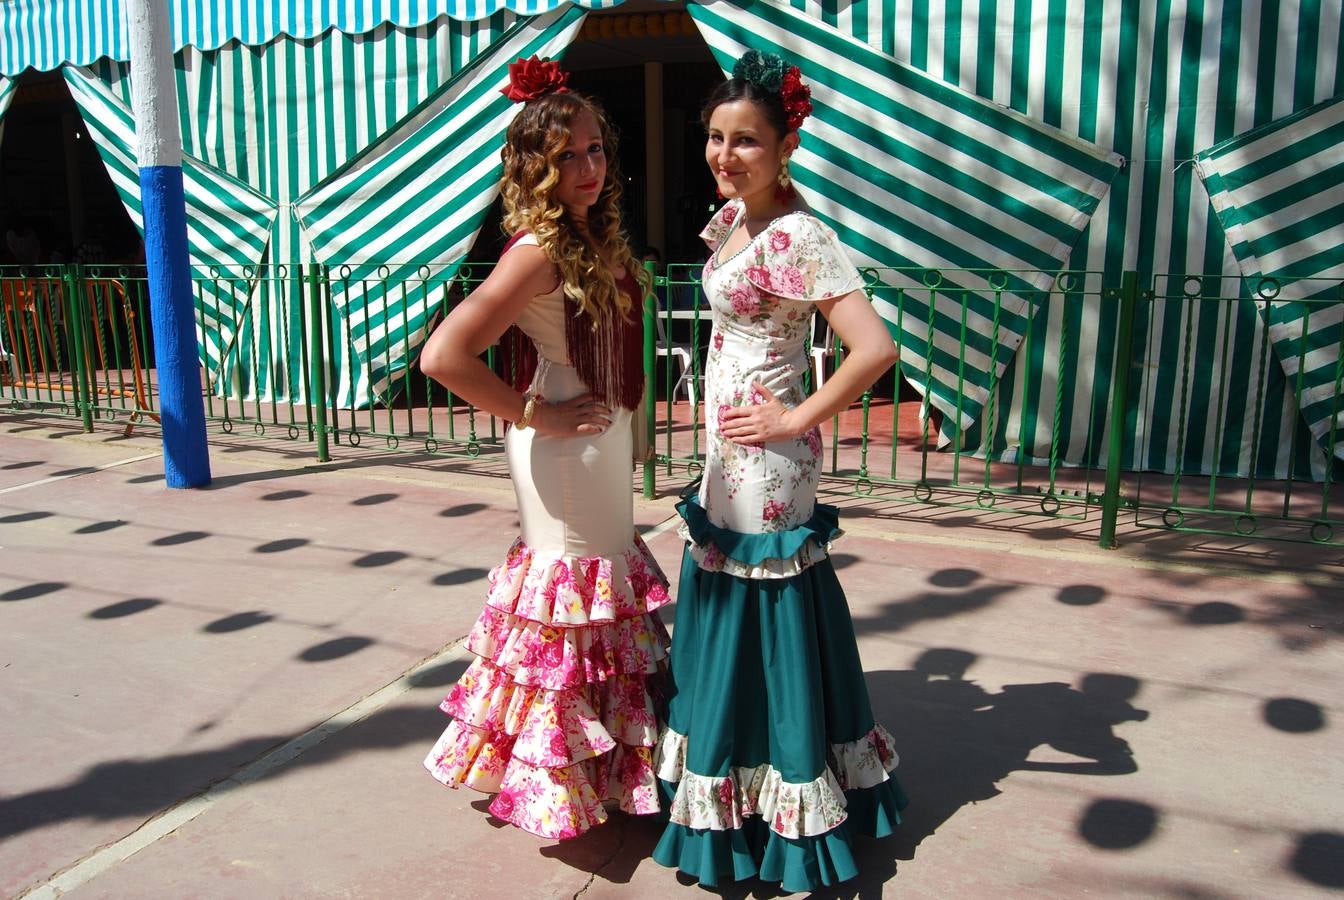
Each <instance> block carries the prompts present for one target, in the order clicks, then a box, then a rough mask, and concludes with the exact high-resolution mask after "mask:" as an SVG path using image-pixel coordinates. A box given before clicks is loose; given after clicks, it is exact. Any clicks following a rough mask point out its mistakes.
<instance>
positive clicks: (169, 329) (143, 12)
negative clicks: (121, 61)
mask: <svg viewBox="0 0 1344 900" xmlns="http://www.w3.org/2000/svg"><path fill="white" fill-rule="evenodd" d="M126 17H127V25H128V26H129V27H128V31H129V34H130V51H131V52H130V57H131V107H132V113H133V114H134V116H135V134H136V142H137V144H138V148H137V149H138V157H139V162H140V202H141V209H142V212H143V215H144V223H145V265H146V267H147V268H148V276H149V313H150V323H151V325H152V327H153V329H154V364H155V365H156V366H157V367H158V372H159V415H160V416H161V418H162V425H163V474H164V479H165V480H166V481H167V483H168V486H169V487H171V488H190V487H202V486H204V485H207V484H209V483H210V454H209V450H208V449H207V445H206V441H205V407H204V404H203V403H202V401H201V376H200V361H199V356H198V353H197V349H196V321H195V315H194V310H193V307H192V297H191V260H190V258H189V256H188V254H187V208H186V201H185V198H184V196H183V192H182V129H181V123H180V122H179V120H178V111H177V77H176V73H175V70H174V63H173V49H172V43H171V40H170V35H171V30H170V28H169V24H168V4H167V0H128V2H127V3H126Z"/></svg>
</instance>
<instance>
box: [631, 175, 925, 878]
mask: <svg viewBox="0 0 1344 900" xmlns="http://www.w3.org/2000/svg"><path fill="white" fill-rule="evenodd" d="M741 209H742V207H741V203H740V201H733V202H731V203H728V204H727V205H725V206H724V207H723V209H722V210H720V211H719V213H718V214H717V215H716V216H715V217H714V219H713V220H712V221H711V222H710V224H709V226H708V227H706V229H705V231H704V233H703V235H702V236H703V237H704V239H705V241H706V243H707V244H708V245H709V248H710V259H709V262H707V263H706V265H705V270H704V275H703V284H704V289H705V295H706V296H707V297H708V298H709V303H710V308H711V310H712V313H713V320H714V330H713V333H712V336H711V338H710V341H711V343H710V350H709V359H708V365H707V367H706V382H705V383H706V414H705V420H706V429H707V432H708V439H707V448H708V449H707V454H706V460H705V470H704V478H703V481H702V483H701V487H700V492H699V495H698V496H695V497H691V498H688V499H686V500H685V501H683V502H682V503H681V504H680V505H679V506H678V511H679V512H680V513H681V515H682V517H683V519H684V520H685V521H684V523H683V526H682V532H681V533H682V536H683V537H684V538H685V539H686V541H687V544H686V550H685V553H684V555H683V559H682V569H681V578H680V582H679V586H678V600H677V624H676V633H675V637H674V640H673V642H672V667H671V675H670V681H669V688H668V697H669V702H668V714H667V715H668V724H667V728H666V729H665V731H664V734H663V736H662V739H661V741H660V743H659V747H658V756H657V763H658V777H659V779H660V789H661V790H662V791H663V793H664V795H665V802H666V803H667V804H668V807H669V810H670V819H671V821H670V823H669V824H668V826H667V828H666V829H665V831H664V832H663V836H662V839H661V840H660V841H659V843H658V846H657V847H656V848H655V850H654V854H653V856H654V859H655V860H657V861H658V862H659V863H661V864H663V865H666V866H671V867H675V868H678V869H680V870H682V871H683V872H685V873H687V874H689V875H692V876H694V877H695V878H697V879H698V880H699V881H700V883H701V884H702V885H705V886H707V887H714V886H716V885H717V884H718V883H719V882H720V881H724V880H741V879H745V878H752V877H759V878H761V879H762V880H766V881H777V882H781V883H782V886H783V888H784V889H785V890H787V891H810V890H815V889H816V888H818V887H821V886H822V885H828V884H834V883H836V882H838V881H843V880H845V879H847V878H851V877H853V876H854V875H856V874H857V869H856V866H855V863H854V859H853V854H852V853H851V844H850V839H851V835H852V834H854V833H860V834H867V835H872V836H882V835H885V834H890V833H891V831H892V829H893V828H894V827H895V826H896V824H897V823H898V822H899V821H900V814H899V811H900V809H901V808H902V807H903V806H904V805H905V797H904V795H903V793H902V792H901V788H900V786H899V785H898V783H897V782H896V780H895V778H894V777H893V776H892V774H891V772H892V770H893V769H894V768H895V766H896V761H897V760H896V753H895V751H894V749H893V743H894V741H893V740H892V737H891V735H890V734H888V733H887V731H886V730H885V729H883V728H882V727H881V726H880V725H877V724H876V723H875V722H874V721H873V714H872V710H871V708H870V704H869V700H868V691H867V689H866V686H865V684H864V680H863V668H862V665H861V663H860V661H859V655H858V647H857V644H856V642H855V638H854V628H853V624H852V622H851V620H850V616H849V609H848V606H847V605H846V602H845V596H844V593H843V591H842V590H841V588H840V583H839V581H838V580H837V578H836V575H835V569H834V567H833V566H832V564H831V559H830V555H829V552H828V548H829V545H830V542H831V541H832V540H833V539H835V538H836V537H838V536H839V534H840V529H839V526H838V516H837V511H836V509H835V508H834V507H831V506H824V505H820V504H817V503H816V490H817V484H818V479H819V477H820V471H821V466H820V463H821V451H822V445H821V435H820V432H819V431H818V430H817V429H812V430H811V431H809V432H808V433H806V434H804V435H801V436H799V437H797V438H794V439H789V440H785V441H779V442H776V443H769V444H765V445H763V446H753V447H748V446H742V445H739V444H736V443H734V442H732V441H730V440H728V439H727V438H725V437H723V436H722V435H721V434H720V433H719V420H720V417H721V416H722V415H723V414H724V413H725V412H726V411H727V410H729V409H731V408H733V407H738V406H744V405H750V404H759V403H763V402H765V396H764V394H763V393H761V392H760V391H758V390H756V389H755V388H754V386H755V385H757V384H761V385H764V386H765V387H766V388H767V389H769V390H770V392H771V393H773V394H774V395H776V396H777V397H779V398H780V400H781V401H782V402H783V403H785V404H786V405H788V406H796V405H797V404H799V403H801V402H802V401H803V398H804V394H803V374H804V373H805V372H806V371H807V354H806V340H807V335H808V333H809V330H810V328H811V325H812V316H813V311H814V309H815V307H814V305H813V304H814V303H815V302H816V301H819V300H826V299H829V298H835V297H840V296H843V295H844V294H847V293H849V292H851V291H853V290H855V289H857V288H860V287H862V285H863V282H862V279H861V277H860V275H859V272H858V271H857V270H856V269H855V268H854V265H853V264H852V263H851V262H850V261H849V260H848V258H847V257H846V256H845V253H844V250H843V249H842V248H841V247H840V244H839V242H838V241H837V239H836V237H835V234H834V233H833V232H832V231H831V230H830V229H829V228H827V227H826V226H825V225H824V224H823V223H822V222H820V221H819V220H818V219H816V218H815V217H813V216H811V215H809V214H807V213H804V212H797V213H791V214H789V215H786V216H782V217H781V218H778V219H776V220H775V221H774V222H772V223H771V224H770V226H769V227H768V228H766V229H765V230H763V231H761V232H760V233H758V234H757V235H755V236H754V237H753V238H752V239H751V240H750V241H749V242H748V243H747V244H746V245H745V246H744V247H743V249H742V250H741V251H739V252H738V253H736V254H733V255H732V256H729V257H727V258H724V257H722V255H721V254H720V252H719V250H720V248H721V247H722V246H723V244H724V242H725V241H726V240H727V239H728V237H729V235H731V234H732V232H733V230H734V229H735V228H736V227H738V225H739V222H738V219H739V216H740V213H741Z"/></svg>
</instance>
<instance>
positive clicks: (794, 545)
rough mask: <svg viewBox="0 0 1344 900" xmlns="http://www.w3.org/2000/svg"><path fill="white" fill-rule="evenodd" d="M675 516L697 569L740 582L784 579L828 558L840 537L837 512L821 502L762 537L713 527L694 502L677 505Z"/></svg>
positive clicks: (758, 534)
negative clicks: (787, 525) (800, 519)
mask: <svg viewBox="0 0 1344 900" xmlns="http://www.w3.org/2000/svg"><path fill="white" fill-rule="evenodd" d="M677 512H678V513H680V514H681V518H682V520H683V521H682V523H681V525H679V526H678V529H677V533H678V534H679V535H680V536H681V538H682V539H683V540H685V541H687V542H689V550H690V554H691V557H692V558H693V559H694V560H695V561H696V563H697V564H698V565H699V566H700V568H702V569H705V570H707V571H710V572H725V573H727V574H729V575H735V576H739V577H742V578H751V579H770V578H790V577H792V576H794V575H797V574H799V573H801V572H803V571H805V570H806V569H808V568H809V567H811V566H814V565H816V564H817V563H819V562H821V561H823V560H825V559H826V558H828V556H829V551H830V547H831V544H832V543H833V542H834V541H836V540H837V539H839V538H840V537H841V536H843V535H844V531H843V530H842V529H841V528H840V524H839V521H840V512H839V510H837V509H836V508H835V507H834V506H828V505H826V504H824V503H818V504H816V505H815V506H814V507H813V510H812V515H811V517H810V518H808V520H807V521H806V522H803V523H802V524H801V525H795V526H794V527H792V528H787V529H784V530H782V531H771V532H763V533H746V532H740V531H734V530H732V529H731V528H724V527H722V526H719V525H715V524H714V523H712V522H711V521H710V520H709V514H708V513H707V512H706V511H705V508H704V507H703V506H701V505H700V502H699V500H698V499H697V498H695V497H687V498H686V499H684V500H682V501H681V502H680V503H678V504H677Z"/></svg>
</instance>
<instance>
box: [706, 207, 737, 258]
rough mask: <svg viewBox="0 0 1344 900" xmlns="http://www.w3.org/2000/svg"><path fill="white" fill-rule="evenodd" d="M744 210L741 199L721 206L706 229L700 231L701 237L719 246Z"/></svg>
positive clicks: (710, 244) (714, 245) (712, 244)
mask: <svg viewBox="0 0 1344 900" xmlns="http://www.w3.org/2000/svg"><path fill="white" fill-rule="evenodd" d="M741 212H742V201H741V200H737V199H734V200H729V201H728V202H727V203H725V204H723V206H721V207H719V209H718V211H717V212H716V213H714V217H713V218H711V219H710V220H709V222H708V223H707V224H706V225H705V227H704V229H703V230H702V231H701V232H700V237H701V238H703V239H704V241H705V243H706V244H708V245H709V246H711V247H717V246H718V245H719V244H721V243H723V239H724V238H726V237H727V236H728V232H730V231H732V230H733V223H734V222H736V221H737V217H738V215H739V214H740V213H741Z"/></svg>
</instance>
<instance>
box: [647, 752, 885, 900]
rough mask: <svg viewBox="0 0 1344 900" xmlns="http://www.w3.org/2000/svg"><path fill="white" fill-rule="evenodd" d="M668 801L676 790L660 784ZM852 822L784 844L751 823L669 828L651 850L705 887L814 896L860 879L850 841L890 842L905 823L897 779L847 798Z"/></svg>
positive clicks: (759, 822) (780, 838) (658, 860)
mask: <svg viewBox="0 0 1344 900" xmlns="http://www.w3.org/2000/svg"><path fill="white" fill-rule="evenodd" d="M659 789H660V790H661V792H662V795H663V797H664V799H666V798H667V797H669V796H671V795H672V794H673V791H674V786H673V785H669V784H668V783H667V782H660V784H659ZM845 800H846V802H847V804H848V812H849V817H848V818H847V819H846V820H845V821H844V822H843V823H841V824H840V825H839V826H838V827H837V828H835V829H833V830H831V831H828V832H826V833H825V834H819V835H813V836H810V837H801V838H786V837H784V836H783V835H780V834H777V833H776V832H775V831H773V830H771V829H770V828H769V827H768V825H767V824H766V822H765V821H763V820H762V819H760V818H757V817H752V818H749V819H747V820H746V821H744V822H743V823H742V827H741V828H735V829H733V830H731V831H712V830H709V829H701V830H695V829H691V828H688V827H686V826H685V825H679V824H676V823H670V824H669V825H668V826H667V827H666V828H665V829H664V830H663V835H662V838H661V839H660V840H659V842H658V844H657V846H656V847H655V848H654V850H653V860H654V862H656V863H658V864H659V865H663V866H667V867H669V868H675V869H679V870H681V871H682V872H684V873H686V874H687V875H690V876H692V877H694V878H696V879H697V880H698V881H699V882H700V883H701V885H703V886H705V887H709V888H714V887H717V886H718V885H719V883H720V882H721V881H724V880H731V881H743V880H745V879H748V878H759V879H760V880H762V881H771V882H778V883H779V884H780V886H781V887H782V888H783V889H784V890H785V891H788V892H799V893H802V892H810V891H815V890H817V889H818V888H821V887H825V886H828V885H833V884H837V883H839V882H842V881H846V880H848V879H850V878H853V877H854V876H855V875H857V874H858V866H857V865H856V864H855V862H854V857H853V853H852V851H851V848H850V843H851V836H852V835H856V834H861V835H866V836H868V837H879V838H880V837H886V836H887V835H890V834H892V833H893V832H894V831H895V830H896V827H897V826H898V825H899V824H900V822H901V810H902V809H904V808H905V806H906V804H907V800H906V797H905V794H904V792H903V791H902V790H901V786H900V783H899V782H898V781H897V780H896V779H895V778H894V777H893V778H891V779H889V780H888V781H885V782H883V783H882V784H879V785H877V786H876V787H871V788H859V789H854V790H849V791H846V792H845Z"/></svg>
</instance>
